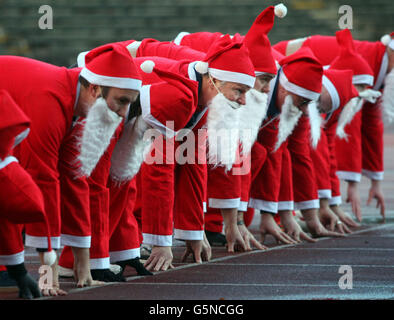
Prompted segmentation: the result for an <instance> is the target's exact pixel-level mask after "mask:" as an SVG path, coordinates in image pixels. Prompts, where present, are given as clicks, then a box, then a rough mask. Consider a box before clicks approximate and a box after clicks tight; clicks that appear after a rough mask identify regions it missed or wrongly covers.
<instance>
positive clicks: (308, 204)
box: [294, 199, 320, 210]
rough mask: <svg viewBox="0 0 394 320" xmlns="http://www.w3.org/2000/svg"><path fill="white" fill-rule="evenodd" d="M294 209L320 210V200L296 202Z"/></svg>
mask: <svg viewBox="0 0 394 320" xmlns="http://www.w3.org/2000/svg"><path fill="white" fill-rule="evenodd" d="M294 208H295V209H296V210H307V209H318V208H320V201H319V199H314V200H307V201H300V202H295V203H294Z"/></svg>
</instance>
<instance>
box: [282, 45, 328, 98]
mask: <svg viewBox="0 0 394 320" xmlns="http://www.w3.org/2000/svg"><path fill="white" fill-rule="evenodd" d="M279 64H280V65H281V66H282V72H281V74H280V76H279V82H280V84H281V85H282V86H283V87H284V88H285V89H286V90H287V91H289V92H291V93H294V94H296V95H298V96H301V97H304V98H306V99H310V100H317V99H318V98H319V96H320V92H321V87H322V76H323V67H322V65H321V64H320V62H319V60H318V59H317V58H316V57H315V55H314V54H313V52H312V51H311V49H309V48H307V47H303V48H301V49H299V50H298V51H296V52H295V53H293V54H291V55H289V56H287V57H285V58H283V59H282V60H280V61H279Z"/></svg>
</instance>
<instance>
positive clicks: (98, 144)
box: [78, 98, 122, 177]
mask: <svg viewBox="0 0 394 320" xmlns="http://www.w3.org/2000/svg"><path fill="white" fill-rule="evenodd" d="M121 121H122V117H120V116H118V115H117V114H116V113H115V112H113V111H112V110H111V109H109V107H108V105H107V102H106V101H105V99H104V98H98V99H97V100H96V102H95V103H94V104H93V106H92V107H91V108H90V110H89V113H88V115H87V117H86V120H85V126H84V129H83V133H82V139H81V141H80V154H79V156H78V160H79V163H80V166H79V173H78V174H79V175H80V176H86V177H89V176H90V174H91V173H92V171H93V170H94V168H95V167H96V165H97V163H98V162H99V160H100V158H101V156H102V155H103V154H104V152H105V150H106V149H107V147H108V145H109V144H110V141H111V138H112V136H113V134H114V132H115V130H116V128H117V127H118V126H119V124H120V122H121Z"/></svg>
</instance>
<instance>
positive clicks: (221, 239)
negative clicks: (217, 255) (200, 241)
mask: <svg viewBox="0 0 394 320" xmlns="http://www.w3.org/2000/svg"><path fill="white" fill-rule="evenodd" d="M205 235H206V236H207V240H208V242H209V244H210V245H211V246H212V247H224V246H225V245H226V243H227V240H226V237H225V236H224V234H222V233H220V232H212V231H208V230H205Z"/></svg>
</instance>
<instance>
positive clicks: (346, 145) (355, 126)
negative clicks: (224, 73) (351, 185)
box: [274, 35, 388, 181]
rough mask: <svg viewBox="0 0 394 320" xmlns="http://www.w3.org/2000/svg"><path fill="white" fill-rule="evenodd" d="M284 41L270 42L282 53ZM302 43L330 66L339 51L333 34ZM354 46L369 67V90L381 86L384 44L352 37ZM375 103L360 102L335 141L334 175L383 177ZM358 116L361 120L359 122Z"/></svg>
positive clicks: (385, 59) (384, 69)
mask: <svg viewBox="0 0 394 320" xmlns="http://www.w3.org/2000/svg"><path fill="white" fill-rule="evenodd" d="M287 42H288V41H284V42H281V43H278V44H276V45H274V48H276V49H278V50H280V51H282V52H283V51H285V48H286V47H287ZM386 45H387V44H386ZM302 46H307V47H309V48H311V49H312V51H313V52H314V54H315V55H316V57H318V59H319V60H320V61H321V62H322V64H323V65H330V63H331V62H332V61H333V60H334V59H335V58H336V57H337V55H338V54H339V45H338V43H337V41H336V38H335V37H333V36H320V35H314V36H311V37H308V38H307V39H306V40H305V41H304V43H303V45H302ZM354 46H355V49H356V51H357V53H359V54H361V56H362V57H363V58H364V59H365V60H366V61H367V62H368V63H369V65H370V67H371V68H372V70H373V76H374V85H373V89H374V90H379V89H381V87H382V84H383V81H384V78H385V76H386V73H387V66H388V56H387V53H386V46H385V44H383V43H381V42H380V41H377V42H369V41H358V40H354ZM376 105H377V104H376V103H372V104H371V103H368V102H366V103H364V105H363V108H362V111H361V112H360V113H358V114H356V115H355V117H354V119H353V121H352V122H351V123H350V124H349V125H348V126H347V128H346V133H347V134H348V140H347V141H346V140H339V139H338V141H337V149H338V151H337V154H338V156H339V157H340V158H338V176H339V177H340V178H341V179H346V180H351V181H360V179H361V173H363V174H365V175H366V176H368V177H369V178H371V179H376V180H381V179H383V143H382V141H383V135H382V132H383V131H382V130H383V123H382V119H381V108H376ZM362 119H363V120H364V121H361V120H362ZM362 127H363V128H364V129H362ZM360 130H361V131H360ZM360 132H361V134H360ZM355 137H360V138H359V139H357V138H355ZM354 139H355V140H354ZM360 141H361V142H360ZM360 143H361V144H360ZM349 150H353V151H354V154H355V155H354V156H352V157H341V154H343V152H344V151H346V152H348V151H349Z"/></svg>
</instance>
